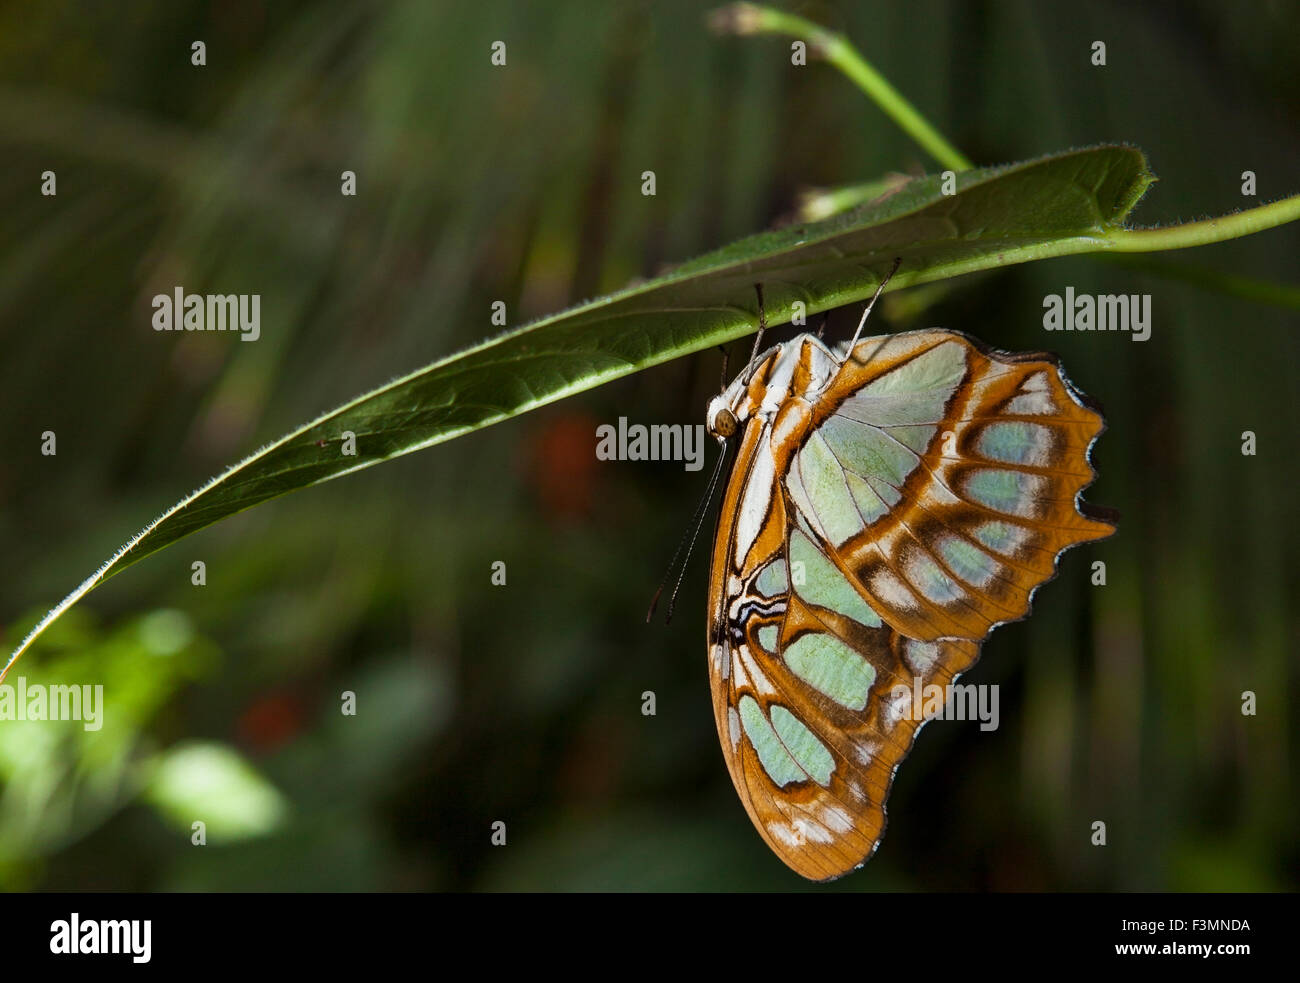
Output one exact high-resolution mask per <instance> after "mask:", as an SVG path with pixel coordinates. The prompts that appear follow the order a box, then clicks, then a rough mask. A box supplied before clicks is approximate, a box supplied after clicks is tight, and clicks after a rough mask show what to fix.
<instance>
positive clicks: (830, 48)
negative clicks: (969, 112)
mask: <svg viewBox="0 0 1300 983" xmlns="http://www.w3.org/2000/svg"><path fill="white" fill-rule="evenodd" d="M712 24H713V26H714V28H715V29H716V30H719V31H726V32H730V33H734V34H785V35H788V36H790V37H796V38H799V39H801V40H803V41H806V42H807V44H808V48H809V50H810V51H813V52H815V53H817V54H820V55H821V56H822V57H823V58H825V59H826V60H827V61H828V62H830V63H831V64H832V65H834V66H835V67H836V68H838V69H839V70H840V71H841V72H843V73H844V74H845V75H847V76H848V77H849V78H850V79H851V80H852V81H853V83H854V84H855V85H856V86H857V87H858V88H860V89H861V90H862V91H863V92H865V93H866V94H867V96H868V98H870V99H871V100H872V101H873V102H874V103H875V104H876V105H877V106H879V107H880V108H881V109H882V110H884V112H885V115H886V116H888V117H889V118H890V119H892V120H893V121H894V122H895V123H897V124H898V126H899V127H900V128H901V129H902V130H903V132H904V133H906V134H907V135H908V136H910V137H911V138H912V139H913V140H915V141H916V142H917V143H918V144H920V145H921V147H922V148H924V149H925V151H926V152H927V153H929V154H930V156H931V157H933V158H934V159H935V160H937V161H938V162H939V163H940V164H942V165H943V166H944V167H948V168H951V169H952V170H954V171H966V170H969V169H970V168H971V167H972V164H971V162H970V161H969V160H967V159H966V158H965V157H964V156H963V155H962V154H961V152H960V151H959V150H957V148H956V147H954V146H953V145H952V144H950V143H949V142H948V141H947V140H945V139H944V138H943V137H942V136H940V134H939V131H938V130H936V129H935V128H934V127H933V126H931V125H930V123H929V122H928V121H927V120H926V119H925V117H924V116H922V115H921V114H920V113H919V112H917V111H916V108H915V107H914V106H913V105H912V104H911V103H910V102H908V101H907V100H906V99H905V98H903V94H902V93H901V92H899V91H898V90H897V89H895V88H894V87H893V86H892V85H890V84H889V82H888V80H887V79H886V78H885V77H884V76H883V75H881V74H880V73H879V72H878V71H876V70H875V68H873V67H872V66H871V63H870V62H868V61H867V60H866V59H865V58H864V57H862V55H861V53H860V52H859V51H858V50H857V49H856V48H855V47H853V44H852V42H850V41H849V39H848V38H846V37H845V36H844V35H843V34H839V33H837V32H835V31H828V30H827V29H826V28H824V27H822V26H821V25H819V24H814V23H813V22H812V21H810V20H805V19H804V18H802V17H797V16H795V15H794V14H787V13H786V12H785V11H783V10H774V9H772V8H771V7H763V6H760V5H758V4H754V3H735V4H732V5H731V6H729V7H723V8H721V9H719V10H716V11H714V13H713V16H712Z"/></svg>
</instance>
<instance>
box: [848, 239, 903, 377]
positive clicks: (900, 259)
mask: <svg viewBox="0 0 1300 983" xmlns="http://www.w3.org/2000/svg"><path fill="white" fill-rule="evenodd" d="M902 262H903V257H901V256H896V257H894V265H893V267H892V268H891V269H890V271H889V273H887V274H886V275H885V278H884V279H883V280H881V281H880V286H878V287H876V292H875V294H874V295H872V298H871V303H869V304H868V305H867V309H866V310H865V311H863V312H862V320H861V321H859V322H858V330H857V331H855V332H853V341H851V342H850V343H849V350H848V351H847V352H846V353H845V356H846V357H847V356H849V355H852V354H853V349H855V348H857V347H858V336H859V335H861V334H862V329H863V327H864V326H865V325H866V323H867V318H869V317H870V316H871V308H873V307H875V306H876V301H877V300H879V299H880V295H881V294H882V293H884V291H885V284H886V283H888V282H889V281H890V280H892V279H893V278H894V274H895V273H897V272H898V267H899V266H900V265H901V264H902Z"/></svg>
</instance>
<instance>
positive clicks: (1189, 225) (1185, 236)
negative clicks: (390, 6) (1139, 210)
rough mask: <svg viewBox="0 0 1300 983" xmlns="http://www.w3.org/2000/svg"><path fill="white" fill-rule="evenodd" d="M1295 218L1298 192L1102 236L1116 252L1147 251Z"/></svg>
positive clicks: (1298, 207) (1297, 216)
mask: <svg viewBox="0 0 1300 983" xmlns="http://www.w3.org/2000/svg"><path fill="white" fill-rule="evenodd" d="M1296 219H1300V195H1292V196H1291V197H1290V198H1283V199H1281V200H1279V201H1275V202H1272V203H1270V204H1268V205H1260V206H1258V207H1257V208H1248V209H1246V210H1245V211H1242V212H1233V213H1232V214H1231V215H1221V216H1219V217H1218V218H1207V219H1202V220H1201V221H1199V222H1186V223H1184V224H1182V225H1170V226H1166V227H1165V228H1160V229H1119V230H1116V231H1115V232H1112V233H1110V234H1109V235H1108V236H1106V239H1107V241H1108V242H1109V243H1110V248H1111V249H1113V250H1115V251H1116V252H1122V253H1150V252H1157V251H1159V250H1162V249H1186V248H1187V247H1188V246H1204V245H1208V244H1209V243H1212V242H1223V241H1224V240H1226V239H1236V238H1239V237H1240V236H1247V235H1251V234H1252V233H1255V232H1262V231H1263V230H1264V229H1271V228H1274V227H1276V226H1279V225H1283V224H1285V223H1287V222H1294V221H1295V220H1296Z"/></svg>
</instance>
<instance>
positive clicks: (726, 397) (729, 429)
mask: <svg viewBox="0 0 1300 983" xmlns="http://www.w3.org/2000/svg"><path fill="white" fill-rule="evenodd" d="M730 400H731V393H730V392H729V391H728V392H724V393H719V394H718V395H716V396H714V397H713V399H711V400H710V401H709V412H708V415H707V419H706V425H707V426H708V428H709V433H711V434H713V436H714V437H716V438H717V440H718V443H720V444H725V443H726V442H727V438H728V437H730V436H731V435H732V434H734V433H735V432H736V430H737V429H738V428H739V427H740V420H739V419H737V417H736V413H735V411H734V410H732V408H731V406H730V405H729V403H730Z"/></svg>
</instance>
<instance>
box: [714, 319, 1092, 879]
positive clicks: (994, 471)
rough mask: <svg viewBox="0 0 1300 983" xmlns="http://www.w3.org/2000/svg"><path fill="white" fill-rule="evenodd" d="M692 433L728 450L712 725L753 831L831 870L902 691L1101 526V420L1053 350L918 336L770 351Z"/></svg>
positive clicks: (852, 833)
mask: <svg viewBox="0 0 1300 983" xmlns="http://www.w3.org/2000/svg"><path fill="white" fill-rule="evenodd" d="M760 304H761V298H760ZM868 310H869V308H868ZM864 320H865V315H864ZM708 428H709V430H710V432H712V433H713V435H714V436H715V437H717V438H718V439H719V441H722V442H724V443H725V442H727V441H732V442H735V443H736V445H737V447H736V455H735V459H734V462H733V464H732V469H731V476H730V478H729V480H728V482H727V487H726V492H725V494H724V497H723V502H722V510H721V514H720V517H719V520H718V528H717V534H716V536H715V538H714V545H713V560H712V571H711V575H710V591H709V625H708V662H709V676H710V680H711V684H712V690H713V710H714V716H715V719H716V723H717V728H718V737H719V738H720V740H721V742H722V751H723V755H724V756H725V758H726V761H727V768H728V770H729V771H730V772H731V779H732V781H733V782H734V784H735V786H736V791H737V792H738V793H739V794H740V798H741V801H742V802H744V805H745V809H746V811H748V813H749V816H750V818H751V819H752V820H753V821H754V825H755V826H756V827H757V828H758V832H759V833H760V834H761V835H762V837H763V839H764V840H765V841H766V842H767V844H768V846H770V847H771V848H772V849H773V850H774V851H775V852H776V854H777V856H779V857H780V858H781V859H782V860H783V861H785V863H786V864H787V865H789V866H790V867H791V868H792V869H793V870H794V871H796V872H797V873H799V874H802V875H803V876H804V877H807V878H810V879H812V880H816V881H824V880H830V879H833V878H836V877H839V876H841V875H843V874H846V873H848V872H849V871H852V870H855V869H857V868H858V867H861V866H862V865H863V864H864V863H865V862H866V861H867V860H868V859H869V858H870V857H871V855H872V853H874V852H875V849H876V847H877V845H878V844H879V843H880V840H881V837H882V836H883V835H884V830H885V800H886V798H887V797H888V795H889V787H890V784H891V782H892V781H893V776H894V772H895V770H896V769H897V768H898V765H899V763H900V762H901V761H902V760H903V758H904V757H906V756H907V754H908V752H909V750H910V749H911V747H912V742H913V741H914V740H915V738H916V735H917V732H918V731H919V730H920V727H921V725H922V724H924V722H925V720H924V714H918V713H916V712H913V711H914V710H915V708H914V707H913V706H912V698H911V696H908V697H907V698H906V700H904V699H902V698H901V692H902V691H901V689H899V688H898V687H899V685H900V684H902V686H905V687H906V688H907V690H908V691H909V693H911V692H916V691H923V690H924V689H925V687H928V686H931V685H937V686H940V687H943V686H947V685H948V684H949V683H951V682H952V681H953V680H954V679H955V678H956V677H957V676H958V675H959V674H960V673H962V672H964V671H966V670H967V669H969V668H970V667H971V666H972V665H973V664H974V663H975V660H976V659H977V658H978V657H979V651H980V644H981V642H982V641H983V639H984V638H985V636H987V635H988V634H989V632H990V631H992V630H993V629H994V628H996V627H997V626H998V625H1000V624H1004V623H1006V622H1009V621H1016V620H1018V619H1020V618H1023V617H1025V616H1026V615H1027V614H1028V613H1029V609H1030V600H1031V598H1032V597H1033V593H1034V590H1035V589H1036V588H1037V587H1038V586H1039V585H1040V584H1042V583H1043V582H1044V581H1047V580H1049V579H1051V578H1052V577H1053V576H1054V575H1055V572H1056V564H1057V559H1058V557H1059V556H1060V554H1061V553H1062V551H1064V550H1066V549H1068V548H1069V547H1071V546H1074V545H1077V544H1079V543H1083V542H1087V541H1089V540H1096V539H1102V538H1104V537H1106V536H1109V535H1111V533H1113V532H1114V531H1115V527H1114V525H1113V524H1112V522H1113V520H1114V516H1113V514H1112V513H1110V512H1108V511H1107V510H1101V509H1097V508H1094V507H1090V506H1088V505H1086V504H1085V503H1083V502H1082V501H1081V500H1080V493H1081V492H1082V490H1083V489H1084V488H1085V487H1087V485H1089V484H1090V483H1091V482H1092V480H1093V478H1094V477H1095V473H1094V471H1093V469H1092V465H1091V462H1090V459H1089V453H1090V450H1091V448H1092V444H1093V442H1094V441H1095V440H1096V438H1097V436H1098V435H1099V434H1100V433H1101V431H1102V430H1103V428H1104V422H1103V420H1102V417H1101V415H1100V414H1099V413H1098V412H1097V411H1096V410H1095V409H1094V408H1093V406H1092V405H1091V404H1090V403H1089V402H1088V401H1087V399H1086V398H1085V397H1084V396H1083V394H1082V393H1080V392H1079V391H1078V390H1077V389H1075V387H1074V386H1073V385H1072V384H1071V383H1070V381H1069V380H1068V379H1067V378H1066V377H1065V375H1064V373H1063V372H1062V371H1061V368H1060V366H1059V364H1058V362H1057V360H1056V359H1055V357H1053V356H1051V355H1046V354H1008V353H1006V352H1000V351H993V350H990V349H988V348H986V347H985V346H984V345H982V344H980V343H979V342H977V341H975V340H974V339H972V338H970V337H968V336H966V335H963V334H961V333H959V332H956V331H945V330H928V331H911V332H906V333H902V334H895V335H887V336H881V337H874V338H865V339H862V340H861V341H857V340H856V339H855V341H854V342H848V343H845V344H843V345H841V346H838V347H837V348H836V349H831V348H829V347H827V346H826V345H824V344H823V343H822V342H821V341H820V340H819V339H818V338H816V337H814V336H813V335H810V334H804V335H800V336H798V337H796V338H794V339H793V340H792V341H789V342H787V343H785V344H781V345H777V346H775V347H773V348H770V349H768V350H767V351H765V352H763V353H762V354H758V355H756V356H755V357H754V358H753V359H751V361H750V364H749V365H748V366H746V368H745V371H743V372H742V373H741V374H740V376H739V377H738V378H736V379H735V380H734V381H733V382H732V383H731V384H730V385H729V386H728V387H727V388H726V389H725V390H724V391H723V392H722V394H721V395H719V396H717V397H716V398H715V399H714V400H713V401H712V403H711V404H710V406H709V411H708ZM918 681H919V686H915V684H916V683H917V682H918ZM914 686H915V688H914ZM945 692H946V690H945Z"/></svg>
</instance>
